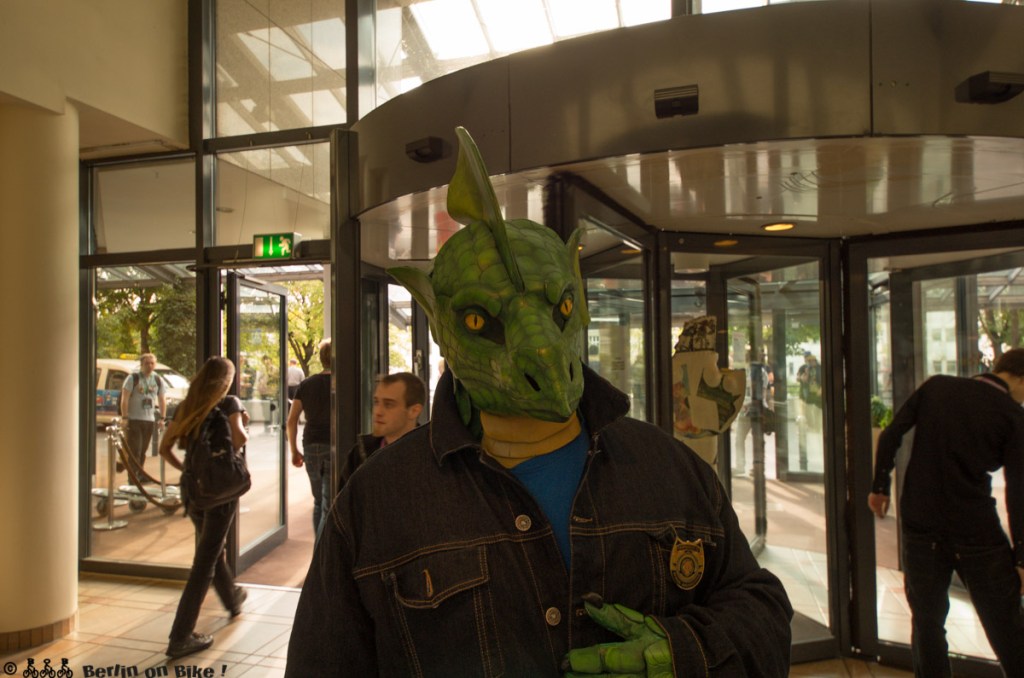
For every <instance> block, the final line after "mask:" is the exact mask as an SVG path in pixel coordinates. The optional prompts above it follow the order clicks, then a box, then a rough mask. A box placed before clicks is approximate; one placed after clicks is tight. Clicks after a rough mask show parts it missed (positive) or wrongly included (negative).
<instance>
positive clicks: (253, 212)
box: [215, 143, 331, 245]
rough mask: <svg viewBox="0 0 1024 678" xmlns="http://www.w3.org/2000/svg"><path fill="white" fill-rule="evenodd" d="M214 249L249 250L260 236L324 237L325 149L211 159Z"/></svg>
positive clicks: (326, 200) (327, 215)
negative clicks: (213, 164)
mask: <svg viewBox="0 0 1024 678" xmlns="http://www.w3.org/2000/svg"><path fill="white" fill-rule="evenodd" d="M216 169H217V171H216V177H217V179H216V196H215V205H216V207H215V209H216V211H215V222H216V231H215V232H216V244H218V245H251V244H252V241H253V236H254V235H258V234H260V233H290V232H294V233H299V234H300V235H301V236H302V239H303V240H322V239H326V238H328V237H330V219H331V214H330V206H331V197H330V183H331V168H330V144H327V143H317V144H306V145H302V146H283V147H277V148H261V149H257V150H253V151H239V152H236V153H222V154H220V155H218V156H217V168H216Z"/></svg>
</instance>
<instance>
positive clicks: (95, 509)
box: [89, 263, 196, 565]
mask: <svg viewBox="0 0 1024 678" xmlns="http://www.w3.org/2000/svg"><path fill="white" fill-rule="evenodd" d="M94 275H95V282H96V294H95V297H94V299H93V310H94V312H95V314H96V325H95V327H96V384H95V389H96V405H95V421H94V424H93V430H94V431H95V432H96V446H95V449H94V454H93V457H92V459H91V460H90V463H89V474H90V478H91V481H92V483H91V487H92V496H91V497H90V502H89V504H90V513H89V521H90V523H91V526H92V530H91V531H90V532H91V540H90V556H91V557H94V558H103V559H108V560H119V561H131V562H137V563H148V564H154V563H159V564H165V565H166V564H170V565H188V564H189V563H191V562H192V551H193V545H194V539H195V534H194V530H193V529H192V524H191V523H190V522H189V521H187V520H181V515H182V514H181V512H180V511H181V508H180V502H179V501H178V488H177V483H178V475H179V474H178V472H177V471H175V470H174V469H173V468H171V466H170V465H168V464H166V463H165V462H164V461H163V459H161V458H159V457H156V456H155V455H156V449H157V447H156V446H157V443H158V440H159V437H160V434H161V431H160V429H159V427H156V426H153V425H150V424H145V423H141V422H144V421H145V419H146V416H145V415H146V414H147V413H148V412H154V413H155V412H157V411H159V407H160V402H159V397H158V396H157V397H155V398H154V397H153V396H151V395H150V394H149V393H148V392H147V389H151V390H156V391H157V393H159V392H160V391H162V392H163V395H164V405H165V408H166V410H165V413H166V415H167V417H168V418H170V417H173V416H174V412H175V410H176V408H177V406H178V404H179V403H181V401H182V400H183V399H184V398H185V394H186V393H187V391H188V380H189V379H191V377H192V376H193V374H194V373H195V370H196V365H195V358H196V331H195V330H196V323H195V315H196V306H195V303H196V289H195V279H194V276H193V274H192V273H190V272H189V271H188V270H187V268H186V264H184V263H167V264H151V265H146V266H119V267H109V268H99V269H96V271H95V272H94ZM143 353H154V354H155V355H156V358H157V364H156V369H155V375H156V376H155V377H151V379H152V381H149V382H148V383H147V380H141V379H140V377H138V376H132V375H136V373H138V372H139V357H140V356H141V354H143ZM126 380H127V383H128V385H129V388H130V389H132V396H131V401H130V402H129V403H128V418H129V421H128V422H124V421H121V420H118V419H117V418H118V417H119V415H120V410H119V408H120V400H121V397H122V387H123V386H124V385H125V382H126ZM157 380H158V382H159V383H157ZM157 387H158V389H157ZM147 399H148V400H149V402H148V405H149V406H148V407H147V406H146V405H147V402H146V401H147ZM131 420H135V421H136V424H133V423H132V421H131ZM115 422H116V423H118V424H120V425H114V426H112V424H115ZM125 424H127V426H125ZM133 427H134V428H135V429H136V430H133ZM149 428H151V429H153V433H152V434H151V435H150V436H149V440H148V442H147V441H146V440H145V438H146V433H145V431H146V430H147V429H149ZM111 498H113V500H111Z"/></svg>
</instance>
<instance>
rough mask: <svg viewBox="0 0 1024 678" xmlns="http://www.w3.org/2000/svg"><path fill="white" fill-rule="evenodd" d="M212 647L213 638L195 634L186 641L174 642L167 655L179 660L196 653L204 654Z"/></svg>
mask: <svg viewBox="0 0 1024 678" xmlns="http://www.w3.org/2000/svg"><path fill="white" fill-rule="evenodd" d="M211 645H213V636H208V635H206V634H203V633H193V634H192V635H190V636H189V637H188V638H186V639H184V640H172V641H171V642H170V644H168V646H167V652H166V653H165V654H166V655H167V656H168V657H171V658H172V659H177V658H178V657H184V656H186V655H190V654H193V653H195V652H202V651H203V650H205V649H206V648H208V647H210V646H211Z"/></svg>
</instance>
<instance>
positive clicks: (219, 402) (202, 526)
mask: <svg viewBox="0 0 1024 678" xmlns="http://www.w3.org/2000/svg"><path fill="white" fill-rule="evenodd" d="M234 380H235V366H234V364H233V363H232V362H231V361H230V360H228V359H227V358H221V357H218V356H214V357H212V358H210V359H208V360H207V361H206V363H204V364H203V366H202V367H201V368H200V369H199V372H198V373H197V374H196V376H195V378H193V379H192V383H191V384H189V388H188V395H186V396H185V400H183V401H182V403H181V405H179V406H178V411H177V412H176V413H175V417H174V421H173V422H171V425H170V426H169V427H168V429H167V432H166V433H165V434H164V437H163V439H162V440H161V441H160V456H161V457H163V458H164V459H166V460H167V462H168V463H169V464H170V465H171V466H173V467H174V468H176V469H178V470H179V471H180V470H182V469H183V468H184V466H183V465H182V463H181V461H179V459H178V457H177V456H176V455H175V454H174V450H173V447H174V444H175V443H177V444H178V446H179V447H180V448H181V449H183V450H186V456H187V454H188V452H187V451H188V449H189V446H190V445H191V443H193V442H194V441H195V440H196V438H198V436H199V434H200V431H201V430H202V426H203V422H205V421H206V419H207V417H209V416H210V415H211V414H213V412H214V409H215V408H217V409H219V410H220V412H221V413H223V414H224V416H226V417H227V419H228V426H229V429H230V432H231V443H232V445H233V446H234V448H235V449H236V450H238V449H239V448H241V447H242V446H243V445H245V443H246V441H247V440H248V438H249V435H248V433H246V430H245V427H246V426H247V425H248V423H249V414H248V413H247V412H246V411H245V408H243V407H242V403H241V401H240V400H238V398H236V397H234V396H229V395H228V390H229V389H230V388H231V384H232V383H233V382H234ZM237 508H238V500H237V499H235V500H232V501H229V502H227V503H225V504H222V505H220V506H216V507H214V508H211V509H208V510H206V511H200V510H197V509H196V508H195V507H194V506H193V507H189V509H188V515H189V518H191V519H192V522H193V523H194V524H195V528H196V553H195V557H194V558H193V560H192V571H191V572H190V573H189V577H188V583H187V584H185V590H184V591H182V593H181V600H180V601H179V602H178V611H177V613H176V614H175V616H174V624H173V625H172V626H171V635H170V642H169V644H168V645H167V655H168V656H170V657H175V658H176V657H184V656H185V655H189V654H192V653H193V652H200V651H202V650H205V649H206V648H208V647H210V645H212V644H213V638H212V637H211V636H208V635H206V634H202V633H195V626H196V620H197V619H198V618H199V608H200V607H201V606H202V604H203V599H204V598H205V597H206V592H207V591H208V590H209V588H210V583H211V581H212V582H213V588H214V590H216V591H217V596H218V597H219V598H220V600H221V602H222V603H224V607H225V608H227V610H228V611H229V612H230V613H231V616H232V617H236V616H238V615H239V614H241V612H242V602H243V601H244V600H245V598H246V591H245V589H243V588H242V587H240V586H235V580H234V577H233V576H232V574H231V570H230V569H229V568H228V563H227V553H226V549H225V543H226V541H227V535H228V530H229V529H230V528H231V522H232V521H233V520H234V519H235V511H236V509H237Z"/></svg>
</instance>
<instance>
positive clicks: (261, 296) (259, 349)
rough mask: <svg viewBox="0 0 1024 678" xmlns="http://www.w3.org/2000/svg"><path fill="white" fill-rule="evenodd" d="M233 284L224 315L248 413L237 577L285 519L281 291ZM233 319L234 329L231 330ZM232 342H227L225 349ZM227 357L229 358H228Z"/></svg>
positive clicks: (279, 534) (283, 532)
mask: <svg viewBox="0 0 1024 678" xmlns="http://www.w3.org/2000/svg"><path fill="white" fill-rule="evenodd" d="M233 281H234V282H235V284H237V292H236V294H235V295H229V298H230V297H232V296H233V297H234V298H235V300H236V302H235V303H236V306H237V308H236V309H235V313H232V314H229V315H228V336H229V337H235V341H237V344H236V345H235V348H234V349H233V351H237V355H235V356H232V358H233V359H234V360H235V363H236V365H237V366H238V377H237V378H238V385H239V388H238V395H239V397H240V398H241V400H242V404H243V405H244V406H245V409H246V410H247V411H248V412H249V417H250V420H249V442H248V444H247V445H246V461H247V462H248V464H249V471H250V472H251V474H252V489H251V490H249V492H247V493H246V494H245V495H243V496H242V499H241V501H240V502H239V508H238V513H239V515H238V559H239V560H238V568H237V569H238V571H239V572H241V571H242V570H244V569H245V568H246V567H248V566H249V565H251V564H252V563H253V562H255V561H256V560H258V559H259V558H261V557H262V556H263V555H265V554H266V553H267V552H269V551H270V550H271V549H273V548H274V547H275V546H277V545H278V544H279V543H281V542H283V541H284V540H285V538H286V537H287V527H286V524H287V522H286V516H285V490H284V487H285V485H284V474H285V469H286V467H285V430H284V425H283V414H284V412H285V397H286V393H285V383H284V380H283V379H281V375H282V374H283V373H284V371H285V366H286V363H285V357H284V356H285V351H284V345H283V342H282V338H283V337H284V336H285V313H286V310H285V298H286V294H285V290H283V289H280V288H277V287H275V286H271V285H265V284H261V285H257V284H253V283H252V282H249V281H246V280H244V279H240V278H238V277H236V276H234V275H233V274H229V276H228V284H229V285H231V284H232V282H233ZM232 318H237V326H236V327H232ZM231 343H232V342H230V341H229V345H230V344H231ZM233 351H232V352H233Z"/></svg>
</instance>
